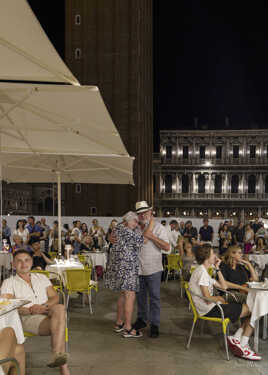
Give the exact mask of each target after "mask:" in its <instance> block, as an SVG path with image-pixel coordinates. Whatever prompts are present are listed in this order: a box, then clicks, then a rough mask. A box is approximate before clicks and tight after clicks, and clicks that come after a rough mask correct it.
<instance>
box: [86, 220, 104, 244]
mask: <svg viewBox="0 0 268 375" xmlns="http://www.w3.org/2000/svg"><path fill="white" fill-rule="evenodd" d="M89 234H90V235H91V237H92V238H93V241H94V247H95V249H101V248H102V246H103V245H104V236H105V232H104V230H103V228H102V227H101V226H100V225H99V222H98V220H97V219H93V220H92V226H91V227H90V228H89Z"/></svg>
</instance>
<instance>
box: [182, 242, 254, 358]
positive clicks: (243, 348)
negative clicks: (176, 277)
mask: <svg viewBox="0 0 268 375" xmlns="http://www.w3.org/2000/svg"><path fill="white" fill-rule="evenodd" d="M195 256H196V260H197V263H198V264H199V266H198V267H197V268H196V269H195V270H194V271H193V273H192V276H191V279H190V282H189V287H190V291H191V292H192V298H193V302H194V304H195V307H196V310H197V312H198V313H199V314H200V315H201V316H206V317H211V318H212V317H213V318H221V313H220V309H219V308H218V306H217V305H216V303H215V302H218V303H220V305H221V308H222V310H223V312H224V317H225V318H229V319H230V320H231V322H232V323H234V322H236V321H237V320H238V319H239V318H245V319H244V320H243V324H242V326H241V327H240V328H239V329H238V330H237V331H236V333H235V334H234V336H228V337H227V341H228V345H229V347H230V349H231V351H232V353H233V354H234V355H236V356H238V357H241V358H244V359H248V360H255V361H257V360H260V359H261V356H259V355H258V354H256V353H255V352H254V351H253V350H252V349H251V348H250V346H249V344H248V342H249V337H250V336H251V335H252V332H253V328H252V327H251V326H250V324H249V315H250V312H249V308H248V306H247V305H246V304H242V303H227V304H226V302H225V300H224V298H223V297H222V296H213V287H214V286H215V287H217V288H221V289H224V290H226V289H227V284H226V281H225V279H224V277H223V275H222V272H221V268H220V265H221V260H220V259H219V258H217V257H216V255H215V254H214V251H213V248H212V247H211V245H209V244H205V245H202V246H200V247H199V248H198V249H197V251H196V254H195ZM212 265H213V266H215V268H216V273H217V276H218V281H217V280H215V279H212V278H211V277H210V276H209V274H208V269H209V268H210V267H211V266H212ZM199 296H203V297H205V298H207V299H208V300H209V301H211V303H209V302H208V301H205V300H203V299H202V298H200V297H199Z"/></svg>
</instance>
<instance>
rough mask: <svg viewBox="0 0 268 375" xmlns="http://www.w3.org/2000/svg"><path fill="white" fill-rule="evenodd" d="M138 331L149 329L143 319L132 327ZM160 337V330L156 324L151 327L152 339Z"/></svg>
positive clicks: (139, 319) (138, 320)
mask: <svg viewBox="0 0 268 375" xmlns="http://www.w3.org/2000/svg"><path fill="white" fill-rule="evenodd" d="M132 327H133V328H134V329H136V330H140V329H143V328H146V327H147V324H146V323H145V321H144V320H142V319H141V318H138V319H137V320H136V322H135V323H134V324H133V326H132ZM158 336H159V328H158V326H155V325H154V324H152V325H151V331H150V337H151V338H153V339H156V338H157V337H158Z"/></svg>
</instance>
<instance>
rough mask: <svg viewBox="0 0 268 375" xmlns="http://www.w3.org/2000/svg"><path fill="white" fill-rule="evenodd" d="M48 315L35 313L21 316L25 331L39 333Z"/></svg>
mask: <svg viewBox="0 0 268 375" xmlns="http://www.w3.org/2000/svg"><path fill="white" fill-rule="evenodd" d="M46 318H47V315H42V314H35V315H24V316H21V323H22V328H23V331H24V332H29V333H32V334H34V335H39V326H40V324H41V323H42V321H43V320H44V319H46Z"/></svg>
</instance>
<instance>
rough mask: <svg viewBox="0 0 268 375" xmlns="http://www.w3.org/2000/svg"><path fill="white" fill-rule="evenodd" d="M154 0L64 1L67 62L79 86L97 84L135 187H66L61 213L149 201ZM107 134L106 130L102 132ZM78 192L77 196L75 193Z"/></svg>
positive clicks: (119, 208)
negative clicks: (131, 169) (64, 207)
mask: <svg viewBox="0 0 268 375" xmlns="http://www.w3.org/2000/svg"><path fill="white" fill-rule="evenodd" d="M152 2H153V1H152V0H66V23H65V35H66V41H65V61H66V63H67V65H68V66H69V68H70V69H71V71H72V72H73V73H74V75H75V76H76V77H77V78H78V80H79V81H80V82H81V84H83V85H97V86H98V87H99V88H100V92H101V94H102V96H103V99H104V102H105V104H106V106H107V108H108V111H109V112H110V115H111V117H112V119H113V121H114V123H115V125H116V126H117V128H118V130H119V133H120V135H121V138H122V140H123V142H124V144H125V146H126V148H127V150H128V152H129V154H130V155H131V156H135V158H136V161H135V165H134V179H135V187H131V186H122V185H121V186H119V185H114V186H113V185H85V186H84V185H83V186H82V190H81V192H80V193H79V191H80V189H77V187H75V184H74V185H73V186H72V185H70V186H67V185H66V186H65V199H66V200H68V208H67V210H66V213H65V214H67V215H68V214H74V215H88V214H89V207H92V206H93V207H96V208H97V214H98V215H107V214H108V213H110V214H112V215H121V214H122V213H124V212H125V211H126V210H129V209H133V206H134V203H135V201H136V200H147V201H148V202H149V203H152V199H153V195H152V153H153V57H152V48H153V31H152V15H153V12H152ZM103 136H104V137H105V134H103ZM75 191H77V194H75Z"/></svg>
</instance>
